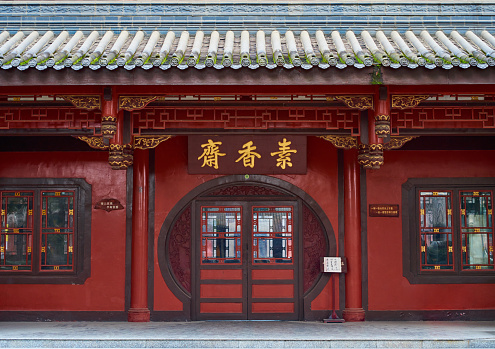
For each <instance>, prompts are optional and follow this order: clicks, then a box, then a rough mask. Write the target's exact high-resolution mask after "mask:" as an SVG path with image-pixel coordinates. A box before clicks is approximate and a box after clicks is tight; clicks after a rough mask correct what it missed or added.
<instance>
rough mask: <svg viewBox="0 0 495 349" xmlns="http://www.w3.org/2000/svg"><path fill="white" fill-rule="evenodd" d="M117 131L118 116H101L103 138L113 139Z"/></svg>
mask: <svg viewBox="0 0 495 349" xmlns="http://www.w3.org/2000/svg"><path fill="white" fill-rule="evenodd" d="M116 132H117V118H116V117H115V116H111V115H108V116H103V117H102V118H101V134H102V135H103V138H108V139H112V138H113V136H114V135H115V133H116Z"/></svg>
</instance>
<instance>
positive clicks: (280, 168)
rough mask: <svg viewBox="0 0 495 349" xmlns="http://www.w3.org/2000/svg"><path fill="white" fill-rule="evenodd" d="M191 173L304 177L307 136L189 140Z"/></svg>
mask: <svg viewBox="0 0 495 349" xmlns="http://www.w3.org/2000/svg"><path fill="white" fill-rule="evenodd" d="M188 143H189V145H188V151H189V156H188V170H189V173H191V174H194V173H216V174H278V173H285V174H289V173H290V174H304V173H306V137H305V136H297V135H296V136H274V135H269V136H264V135H251V136H248V135H235V136H233V135H226V136H190V137H189V141H188Z"/></svg>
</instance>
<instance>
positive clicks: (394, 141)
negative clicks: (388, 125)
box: [383, 136, 418, 150]
mask: <svg viewBox="0 0 495 349" xmlns="http://www.w3.org/2000/svg"><path fill="white" fill-rule="evenodd" d="M417 137H418V136H404V137H402V136H397V137H393V136H392V137H390V142H388V143H385V144H384V145H383V149H384V150H392V149H399V148H400V147H402V146H403V145H404V144H406V143H407V142H409V141H410V140H411V139H414V138H417Z"/></svg>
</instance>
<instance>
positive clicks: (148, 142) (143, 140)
mask: <svg viewBox="0 0 495 349" xmlns="http://www.w3.org/2000/svg"><path fill="white" fill-rule="evenodd" d="M171 137H172V136H138V137H134V148H135V149H152V148H155V147H156V146H158V144H160V143H161V142H165V141H166V140H168V139H170V138H171Z"/></svg>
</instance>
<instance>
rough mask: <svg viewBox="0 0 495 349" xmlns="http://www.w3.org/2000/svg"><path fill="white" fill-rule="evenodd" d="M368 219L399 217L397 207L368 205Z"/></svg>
mask: <svg viewBox="0 0 495 349" xmlns="http://www.w3.org/2000/svg"><path fill="white" fill-rule="evenodd" d="M369 214H370V217H399V205H391V204H370V212H369Z"/></svg>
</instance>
